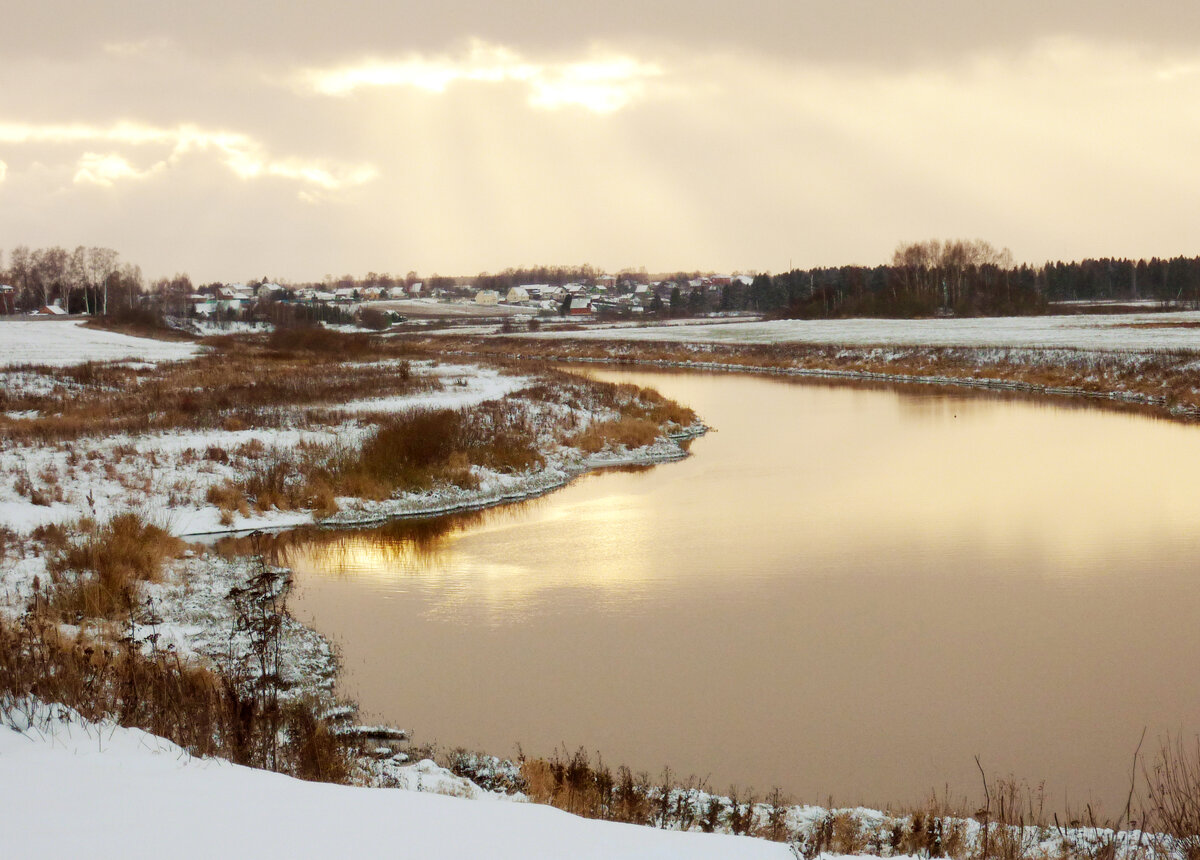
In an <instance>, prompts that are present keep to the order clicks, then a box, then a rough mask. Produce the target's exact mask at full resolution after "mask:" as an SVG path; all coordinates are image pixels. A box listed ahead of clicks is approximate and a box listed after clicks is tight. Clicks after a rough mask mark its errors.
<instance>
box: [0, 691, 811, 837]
mask: <svg viewBox="0 0 1200 860" xmlns="http://www.w3.org/2000/svg"><path fill="white" fill-rule="evenodd" d="M30 716H32V717H33V719H32V720H31V719H29V717H30ZM5 722H7V724H8V726H9V727H8V728H5V727H3V726H2V725H0V774H4V776H5V777H6V778H4V779H0V809H3V810H4V820H5V826H4V828H3V833H2V835H0V846H2V847H3V853H4V854H5V856H11V857H22V856H49V857H67V856H83V857H93V858H110V857H111V858H139V857H155V858H156V857H161V856H170V857H175V858H190V857H197V858H210V857H222V856H230V857H233V856H237V857H241V856H263V857H290V858H309V857H311V858H321V860H328V858H332V857H364V858H368V857H383V856H387V857H396V856H406V857H439V858H458V857H462V858H472V860H474V858H480V857H488V858H529V857H539V858H559V857H561V858H589V857H591V858H602V857H633V858H647V860H649V858H679V857H689V858H698V860H703V858H734V860H742V859H743V858H745V860H753V858H764V860H766V858H780V860H782V858H790V857H792V856H794V855H793V854H792V853H791V851H790V850H789V848H788V847H787V846H785V845H782V844H777V843H772V842H766V841H762V840H757V839H749V838H746V837H736V836H724V835H712V834H700V833H679V832H675V831H667V830H657V829H654V828H650V827H637V826H633V825H627V824H613V823H610V822H601V821H593V820H587V819H583V818H578V817H576V816H572V815H568V814H567V813H565V812H561V811H559V810H556V809H553V808H551V807H547V806H539V805H535V804H527V803H509V802H500V801H499V799H497V798H496V797H495V796H494V795H488V794H487V793H486V792H484V793H482V794H481V795H476V799H470V800H468V799H463V798H460V797H452V796H446V795H445V794H441V793H437V792H439V791H443V792H450V793H457V790H460V789H461V788H462V786H461V783H462V782H465V781H462V780H458V778H456V777H453V776H452V775H449V774H448V772H446V771H444V770H442V769H441V768H438V767H437V766H436V765H433V763H432V762H427V761H423V762H420V763H418V764H415V765H410V766H407V767H406V768H401V770H404V771H406V773H407V778H408V781H409V784H410V785H412V787H413V788H412V789H410V790H403V789H381V788H356V787H347V786H336V785H328V784H321V783H312V782H303V781H300V780H296V779H292V778H290V777H286V776H282V775H279V774H274V773H269V772H266V771H260V770H252V769H250V768H245V767H241V766H238V765H233V764H229V763H227V762H222V761H216V760H203V759H197V758H193V757H191V756H189V755H188V754H187V753H186V752H185V751H184V750H182V749H180V748H179V747H177V746H175V745H174V744H172V743H170V742H168V741H166V740H163V739H162V738H158V737H155V736H154V735H150V734H147V733H146V732H143V731H140V730H137V729H127V728H121V727H118V726H116V725H114V724H111V723H102V724H96V723H89V722H87V721H85V720H83V719H81V718H80V717H79V716H78V714H75V713H74V712H72V711H70V710H68V709H65V708H60V707H53V708H50V707H47V706H45V705H40V704H32V705H27V706H26V707H25V708H24V709H23V710H14V711H10V712H9V714H8V716H7V718H5V717H3V716H0V723H5ZM31 723H32V724H33V725H31ZM456 780H458V782H457V783H456V782H455V781H456ZM418 787H419V788H418Z"/></svg>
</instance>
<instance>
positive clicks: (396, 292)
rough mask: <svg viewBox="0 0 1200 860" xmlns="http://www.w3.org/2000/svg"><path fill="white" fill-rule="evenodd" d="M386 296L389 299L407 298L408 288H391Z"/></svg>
mask: <svg viewBox="0 0 1200 860" xmlns="http://www.w3.org/2000/svg"><path fill="white" fill-rule="evenodd" d="M387 294H388V298H389V299H403V298H406V297H407V296H408V287H392V288H391V289H390V290H388V291H387Z"/></svg>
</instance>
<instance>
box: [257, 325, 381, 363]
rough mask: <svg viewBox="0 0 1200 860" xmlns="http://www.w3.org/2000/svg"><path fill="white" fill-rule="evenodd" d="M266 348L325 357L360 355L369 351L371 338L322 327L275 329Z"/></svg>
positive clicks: (268, 339)
mask: <svg viewBox="0 0 1200 860" xmlns="http://www.w3.org/2000/svg"><path fill="white" fill-rule="evenodd" d="M267 346H269V347H270V348H271V349H273V350H276V351H278V352H315V353H321V354H325V355H340V356H346V355H361V354H363V353H365V352H368V351H369V350H370V349H371V338H370V336H369V335H366V334H362V333H357V332H355V333H345V332H340V331H333V330H332V329H327V328H325V327H323V326H303V327H300V328H277V329H275V331H273V332H271V334H270V335H269V336H268V337H267Z"/></svg>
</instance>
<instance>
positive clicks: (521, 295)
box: [504, 287, 529, 305]
mask: <svg viewBox="0 0 1200 860" xmlns="http://www.w3.org/2000/svg"><path fill="white" fill-rule="evenodd" d="M504 301H506V302H508V303H509V304H510V305H516V304H520V303H521V302H527V301H529V290H527V289H525V288H524V287H513V288H512V289H511V290H509V291H508V294H507V295H506V296H505V297H504Z"/></svg>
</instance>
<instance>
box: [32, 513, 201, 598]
mask: <svg viewBox="0 0 1200 860" xmlns="http://www.w3.org/2000/svg"><path fill="white" fill-rule="evenodd" d="M182 548H183V544H182V542H181V541H180V540H179V539H178V538H175V537H173V536H172V535H171V534H170V533H168V532H167V531H166V530H164V529H162V528H160V527H158V526H156V525H153V524H151V523H147V522H145V521H144V520H143V519H142V518H141V517H140V516H138V515H137V514H134V513H124V514H118V515H116V516H114V517H113V518H112V519H111V520H109V521H108V522H107V523H105V524H103V525H100V524H97V523H95V522H94V521H87V520H85V521H83V522H81V523H80V524H78V526H77V528H76V530H75V533H74V534H73V535H72V536H71V537H70V538H68V539H66V540H65V541H64V543H63V544H62V545H61V546H60V547H59V548H58V549H57V550H56V551H54V552H53V553H52V554H51V555H50V558H49V562H48V565H47V569H48V572H49V574H50V579H51V583H52V584H53V589H52V592H51V597H50V606H51V608H52V609H53V610H55V611H56V612H58V613H60V614H61V615H62V616H63V617H64V618H65V619H70V620H74V619H78V618H111V617H114V616H115V615H117V614H119V613H121V612H124V611H128V609H129V607H130V606H132V605H133V603H134V601H135V595H134V589H135V588H136V584H137V583H138V582H140V581H147V580H155V579H157V578H158V576H159V574H160V572H161V569H162V564H163V562H164V561H166V560H167V559H168V558H171V557H173V556H174V555H176V554H177V553H179V552H180V551H181V550H182Z"/></svg>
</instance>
